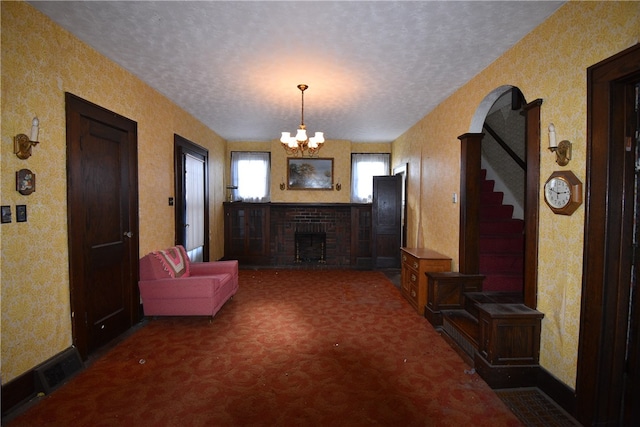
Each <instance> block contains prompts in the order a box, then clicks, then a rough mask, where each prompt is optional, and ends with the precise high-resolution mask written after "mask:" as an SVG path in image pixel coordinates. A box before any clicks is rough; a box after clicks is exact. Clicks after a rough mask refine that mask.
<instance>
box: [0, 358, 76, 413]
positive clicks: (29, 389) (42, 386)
mask: <svg viewBox="0 0 640 427" xmlns="http://www.w3.org/2000/svg"><path fill="white" fill-rule="evenodd" d="M83 367H84V364H83V363H82V360H81V359H80V354H79V353H78V350H77V349H76V348H75V347H69V348H68V349H66V350H64V351H62V352H60V353H58V354H56V355H55V356H53V357H52V358H50V359H48V360H46V361H45V362H43V363H41V364H40V365H38V366H36V367H34V368H33V369H30V370H29V371H27V372H25V373H24V374H22V375H20V376H19V377H17V378H15V379H13V380H11V381H9V382H8V383H7V384H3V385H2V417H5V416H6V415H7V414H9V413H10V412H12V411H14V410H15V409H17V408H18V407H20V406H22V405H24V404H26V403H28V402H29V401H30V400H32V399H33V398H35V397H36V396H37V395H38V393H45V394H49V393H51V392H52V391H53V390H55V389H56V388H58V387H60V386H61V385H62V384H64V383H66V382H67V381H68V380H69V379H70V378H71V377H73V376H74V375H75V374H76V373H78V372H80V371H81V370H82V368H83Z"/></svg>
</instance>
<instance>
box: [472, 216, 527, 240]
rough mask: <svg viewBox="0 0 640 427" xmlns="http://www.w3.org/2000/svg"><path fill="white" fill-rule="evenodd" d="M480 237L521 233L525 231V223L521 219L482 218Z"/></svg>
mask: <svg viewBox="0 0 640 427" xmlns="http://www.w3.org/2000/svg"><path fill="white" fill-rule="evenodd" d="M479 229H480V235H481V236H482V235H489V234H500V233H507V234H513V233H520V234H522V230H523V229H524V221H523V220H521V219H506V220H505V219H497V218H481V219H480V224H479Z"/></svg>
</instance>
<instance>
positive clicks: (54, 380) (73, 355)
mask: <svg viewBox="0 0 640 427" xmlns="http://www.w3.org/2000/svg"><path fill="white" fill-rule="evenodd" d="M83 366H84V365H83V364H82V359H80V353H78V349H77V348H75V347H69V348H68V349H66V350H65V351H63V352H62V353H58V354H57V355H56V356H54V357H53V358H51V359H49V360H48V361H46V362H45V363H43V364H42V365H40V366H39V367H38V368H36V378H37V381H38V382H39V383H40V386H41V387H42V390H43V391H44V392H45V393H46V394H49V393H51V392H52V391H53V390H55V389H56V388H58V387H59V386H61V385H62V384H64V383H65V382H67V380H69V378H71V377H72V376H73V375H74V374H76V373H77V372H79V371H80V370H81V369H82V368H83Z"/></svg>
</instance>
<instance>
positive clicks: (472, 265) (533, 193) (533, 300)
mask: <svg viewBox="0 0 640 427" xmlns="http://www.w3.org/2000/svg"><path fill="white" fill-rule="evenodd" d="M541 105H542V100H540V99H536V100H534V101H531V102H530V103H528V104H526V105H524V106H523V111H522V114H524V116H525V128H526V129H525V156H526V159H525V162H526V164H527V169H526V176H525V191H526V195H525V206H524V224H525V259H524V303H525V305H526V306H527V307H531V308H534V309H535V308H536V307H537V304H538V300H537V297H538V218H539V211H540V208H539V204H538V200H539V196H540V188H539V187H540V108H541ZM483 136H484V134H483V133H465V134H463V135H460V136H459V137H458V139H459V140H460V228H459V229H460V240H459V251H458V253H459V254H458V257H459V262H458V264H459V270H460V272H461V273H465V274H478V273H479V271H480V243H479V242H480V231H479V222H480V182H481V156H482V152H481V144H482V138H483Z"/></svg>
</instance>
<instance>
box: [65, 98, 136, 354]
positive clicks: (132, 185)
mask: <svg viewBox="0 0 640 427" xmlns="http://www.w3.org/2000/svg"><path fill="white" fill-rule="evenodd" d="M65 109H66V110H65V113H66V121H67V125H66V126H67V128H66V132H67V221H68V225H69V226H68V229H69V230H68V233H67V235H68V242H69V292H70V303H71V329H72V340H73V344H74V345H75V346H76V348H77V349H78V353H79V354H80V357H81V358H82V360H86V359H87V358H88V357H89V355H90V351H89V331H90V329H89V325H88V324H87V316H86V314H85V313H86V312H87V302H86V287H85V284H84V281H85V279H84V278H85V277H86V274H85V273H86V271H85V269H86V268H88V262H87V260H86V256H85V255H86V254H85V250H84V249H85V248H84V247H83V246H82V233H83V230H82V229H81V228H80V227H75V226H74V224H75V223H76V218H75V216H74V215H75V214H74V213H75V206H76V205H77V204H78V203H81V202H80V201H78V200H77V197H76V194H75V190H74V185H73V181H74V176H75V174H74V171H75V170H76V168H77V167H78V165H76V164H75V163H74V162H73V161H72V159H73V158H74V156H73V155H72V154H73V152H72V151H71V150H72V147H73V142H74V141H73V140H72V138H75V137H76V136H77V135H78V133H79V130H78V129H75V127H74V126H75V124H74V123H73V120H70V119H71V118H72V117H78V116H85V117H89V118H91V119H92V120H95V121H100V122H103V123H106V124H109V125H110V126H113V127H117V128H119V129H121V130H123V131H125V132H127V137H128V147H127V148H128V160H129V161H128V168H129V171H130V173H129V176H128V177H127V179H128V193H127V194H128V205H129V213H128V214H129V218H128V221H129V227H128V228H129V230H128V231H130V232H131V236H130V237H129V238H127V239H125V241H126V242H127V243H128V245H129V254H128V262H129V264H130V270H129V271H130V277H129V282H130V285H129V292H128V297H129V301H126V304H128V310H129V327H132V326H133V325H135V324H136V323H138V322H139V321H140V294H139V290H138V277H139V265H138V255H139V222H138V221H139V219H138V133H137V123H136V122H134V121H133V120H131V119H128V118H126V117H124V116H121V115H119V114H116V113H114V112H112V111H109V110H107V109H105V108H103V107H101V106H99V105H96V104H93V103H91V102H89V101H86V100H84V99H82V98H80V97H77V96H75V95H73V94H71V93H68V92H66V93H65Z"/></svg>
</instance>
